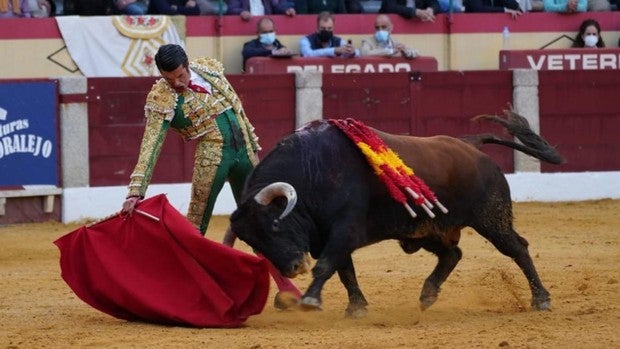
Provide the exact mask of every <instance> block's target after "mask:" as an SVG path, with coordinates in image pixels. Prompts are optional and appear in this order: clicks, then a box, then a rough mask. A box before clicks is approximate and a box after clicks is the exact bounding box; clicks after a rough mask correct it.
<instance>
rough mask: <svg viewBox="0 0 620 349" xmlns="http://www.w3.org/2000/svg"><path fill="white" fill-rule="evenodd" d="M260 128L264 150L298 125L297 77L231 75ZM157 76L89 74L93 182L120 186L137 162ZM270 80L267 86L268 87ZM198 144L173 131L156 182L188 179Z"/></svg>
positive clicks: (257, 127) (157, 171)
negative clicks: (149, 96)
mask: <svg viewBox="0 0 620 349" xmlns="http://www.w3.org/2000/svg"><path fill="white" fill-rule="evenodd" d="M228 79H229V81H230V82H231V84H233V86H235V89H236V91H237V93H238V95H239V98H241V100H242V101H243V105H244V108H245V110H246V112H247V113H248V115H249V116H250V119H251V121H252V123H253V125H254V127H256V130H257V131H256V132H257V134H258V136H259V137H260V139H259V142H260V143H261V145H262V147H263V151H261V152H260V153H259V156H264V155H265V154H266V152H267V151H268V150H269V149H270V148H271V147H272V146H273V145H274V144H275V142H276V141H277V140H278V139H279V138H281V137H282V136H284V135H286V134H288V133H290V132H292V131H293V130H294V129H295V80H294V79H295V76H294V75H292V74H281V75H262V76H261V77H258V78H249V77H247V76H243V75H231V76H228ZM154 81H155V79H154V78H90V79H88V99H87V100H88V113H89V115H88V121H89V147H90V156H89V158H90V185H91V186H106V185H122V184H125V183H128V181H129V176H130V175H131V172H132V171H133V167H134V166H135V163H136V161H137V154H138V150H139V147H140V140H141V139H142V133H143V131H144V101H145V99H146V95H147V94H148V91H149V90H150V88H151V85H152V84H153V82H154ZM265 81H269V88H268V89H266V88H265ZM194 149H195V143H194V142H188V143H185V142H184V141H183V140H182V139H181V138H180V137H179V136H177V135H176V134H174V132H169V134H168V136H167V137H166V141H165V143H164V147H163V149H162V152H161V154H160V157H159V160H158V162H159V163H160V164H165V165H158V166H156V167H155V171H154V172H153V179H152V181H153V183H178V182H190V181H191V176H192V169H193V161H194V155H193V154H194Z"/></svg>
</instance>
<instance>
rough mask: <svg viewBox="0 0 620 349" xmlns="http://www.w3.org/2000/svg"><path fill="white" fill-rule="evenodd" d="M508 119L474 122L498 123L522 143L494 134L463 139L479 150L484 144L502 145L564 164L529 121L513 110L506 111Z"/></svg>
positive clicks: (478, 117) (500, 118) (487, 118)
mask: <svg viewBox="0 0 620 349" xmlns="http://www.w3.org/2000/svg"><path fill="white" fill-rule="evenodd" d="M504 113H505V114H506V117H505V118H503V117H500V116H497V115H478V116H476V117H474V118H473V119H472V120H474V121H477V120H489V121H493V122H496V123H498V124H500V125H502V126H504V128H505V129H506V131H508V133H510V134H511V135H512V136H513V137H516V138H517V139H518V140H519V141H521V143H523V144H520V143H516V142H514V141H511V140H507V139H503V138H499V137H497V136H496V135H493V134H488V133H485V134H479V135H475V136H466V137H463V138H462V139H463V140H464V141H466V142H468V143H470V144H472V145H474V146H475V147H477V148H480V147H481V146H482V145H483V144H487V143H491V144H501V145H503V146H506V147H510V148H512V149H516V150H518V151H520V152H523V153H525V154H527V155H530V156H533V157H535V158H537V159H539V160H542V161H546V162H549V163H552V164H561V163H564V159H563V158H562V156H560V154H559V153H558V152H557V151H556V150H555V148H554V147H552V146H551V145H549V143H547V141H545V140H544V139H543V138H542V137H540V136H539V135H537V134H536V133H535V132H534V131H532V128H531V127H530V124H529V123H528V122H527V120H526V119H525V118H524V117H522V116H521V115H519V114H517V113H515V112H514V111H513V110H504Z"/></svg>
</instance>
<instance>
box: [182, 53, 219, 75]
mask: <svg viewBox="0 0 620 349" xmlns="http://www.w3.org/2000/svg"><path fill="white" fill-rule="evenodd" d="M189 66H190V68H192V70H194V71H196V72H199V73H203V74H209V75H215V76H220V75H222V74H224V65H222V63H221V62H220V61H218V60H217V59H215V58H210V57H201V58H196V59H195V60H193V61H191V62H190V63H189Z"/></svg>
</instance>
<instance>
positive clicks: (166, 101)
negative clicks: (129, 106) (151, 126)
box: [144, 79, 178, 120]
mask: <svg viewBox="0 0 620 349" xmlns="http://www.w3.org/2000/svg"><path fill="white" fill-rule="evenodd" d="M177 98H178V94H177V93H176V92H175V91H174V90H173V89H172V87H170V85H168V83H167V82H166V80H164V79H159V80H158V81H157V82H156V83H155V84H154V85H153V87H152V88H151V92H149V94H148V95H147V97H146V103H145V105H144V111H145V112H146V113H147V114H148V113H149V112H155V113H158V114H162V117H163V118H164V119H166V120H172V117H174V110H175V108H176V105H177Z"/></svg>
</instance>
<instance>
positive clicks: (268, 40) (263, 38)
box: [258, 32, 276, 45]
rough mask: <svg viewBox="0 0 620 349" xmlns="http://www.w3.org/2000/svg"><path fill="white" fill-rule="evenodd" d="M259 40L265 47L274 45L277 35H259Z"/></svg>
mask: <svg viewBox="0 0 620 349" xmlns="http://www.w3.org/2000/svg"><path fill="white" fill-rule="evenodd" d="M258 38H259V40H260V43H261V44H263V45H272V44H273V43H274V41H276V33H273V32H272V33H264V34H259V35H258Z"/></svg>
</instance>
